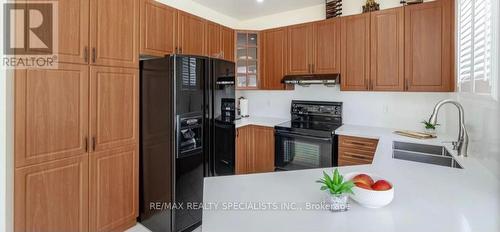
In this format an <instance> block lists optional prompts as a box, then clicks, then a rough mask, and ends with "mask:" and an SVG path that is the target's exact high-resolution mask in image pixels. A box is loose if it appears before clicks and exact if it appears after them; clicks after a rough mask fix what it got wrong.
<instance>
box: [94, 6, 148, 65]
mask: <svg viewBox="0 0 500 232" xmlns="http://www.w3.org/2000/svg"><path fill="white" fill-rule="evenodd" d="M90 8H91V10H90V16H91V17H90V29H91V36H90V44H91V47H92V49H91V50H92V51H91V63H92V64H96V65H106V66H117V67H133V68H138V67H139V1H137V0H106V1H101V0H91V5H90Z"/></svg>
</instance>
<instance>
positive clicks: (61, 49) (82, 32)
mask: <svg viewBox="0 0 500 232" xmlns="http://www.w3.org/2000/svg"><path fill="white" fill-rule="evenodd" d="M57 3H58V11H57V13H58V34H59V35H64V36H60V37H59V39H58V40H57V42H58V54H57V55H58V61H59V62H64V63H77V64H86V63H88V62H89V24H90V18H89V17H90V15H89V6H90V4H89V0H63V1H57Z"/></svg>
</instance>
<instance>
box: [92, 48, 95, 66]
mask: <svg viewBox="0 0 500 232" xmlns="http://www.w3.org/2000/svg"><path fill="white" fill-rule="evenodd" d="M95 59H96V50H95V48H92V63H95Z"/></svg>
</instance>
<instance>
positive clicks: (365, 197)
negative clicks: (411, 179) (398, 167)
mask: <svg viewBox="0 0 500 232" xmlns="http://www.w3.org/2000/svg"><path fill="white" fill-rule="evenodd" d="M359 174H367V175H369V176H370V177H371V178H372V179H373V181H374V182H377V181H378V180H382V179H384V178H382V177H380V176H377V175H373V174H370V173H361V172H357V173H348V174H346V175H344V179H345V180H352V178H354V177H355V176H357V175H359ZM384 180H386V181H387V179H384ZM388 182H389V181H388ZM389 183H390V184H391V186H392V188H391V189H389V190H385V191H375V190H368V189H364V188H360V187H358V186H354V187H353V188H352V191H353V192H354V194H351V195H350V197H351V198H352V199H353V200H354V201H356V202H358V203H359V204H360V205H361V206H364V207H366V208H372V209H377V208H382V207H384V206H386V205H388V204H390V203H391V202H392V199H394V185H393V184H392V183H391V182H389Z"/></svg>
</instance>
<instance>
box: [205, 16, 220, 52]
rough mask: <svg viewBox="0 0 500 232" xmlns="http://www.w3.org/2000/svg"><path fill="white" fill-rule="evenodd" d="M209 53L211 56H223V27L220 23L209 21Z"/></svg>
mask: <svg viewBox="0 0 500 232" xmlns="http://www.w3.org/2000/svg"><path fill="white" fill-rule="evenodd" d="M206 35H207V54H208V56H210V57H215V58H222V51H221V28H220V26H219V25H218V24H216V23H212V22H207V34H206Z"/></svg>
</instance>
